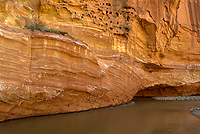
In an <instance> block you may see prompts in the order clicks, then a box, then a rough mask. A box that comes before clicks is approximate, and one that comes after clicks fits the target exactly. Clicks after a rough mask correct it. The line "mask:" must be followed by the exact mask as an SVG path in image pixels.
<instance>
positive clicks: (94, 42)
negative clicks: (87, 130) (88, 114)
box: [0, 0, 200, 121]
mask: <svg viewBox="0 0 200 134" xmlns="http://www.w3.org/2000/svg"><path fill="white" fill-rule="evenodd" d="M0 7H1V8H0V121H4V120H9V119H15V118H22V117H28V116H38V115H47V114H56V113H66V112H74V111H82V110H89V109H96V108H101V107H107V106H114V105H119V104H124V103H127V102H129V101H130V100H131V99H132V98H133V97H134V96H176V95H179V96H180V95H182V96H184V95H196V94H200V73H199V70H200V47H199V45H200V31H199V28H200V16H199V14H200V2H199V1H197V0H145V1H144V0H37V1H35V0H3V1H2V0H0Z"/></svg>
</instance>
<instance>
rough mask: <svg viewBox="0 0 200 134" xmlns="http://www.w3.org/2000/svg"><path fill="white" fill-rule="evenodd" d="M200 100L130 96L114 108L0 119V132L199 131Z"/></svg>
mask: <svg viewBox="0 0 200 134" xmlns="http://www.w3.org/2000/svg"><path fill="white" fill-rule="evenodd" d="M199 105H200V101H155V100H150V99H134V102H130V103H129V104H127V105H123V106H118V107H114V108H103V109H98V110H92V111H86V112H79V113H68V114H60V115H53V116H42V117H34V118H25V119H19V120H12V121H6V122H3V123H0V134H200V118H198V117H196V116H194V115H192V114H190V113H189V112H188V111H187V109H188V108H190V107H195V106H199Z"/></svg>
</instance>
